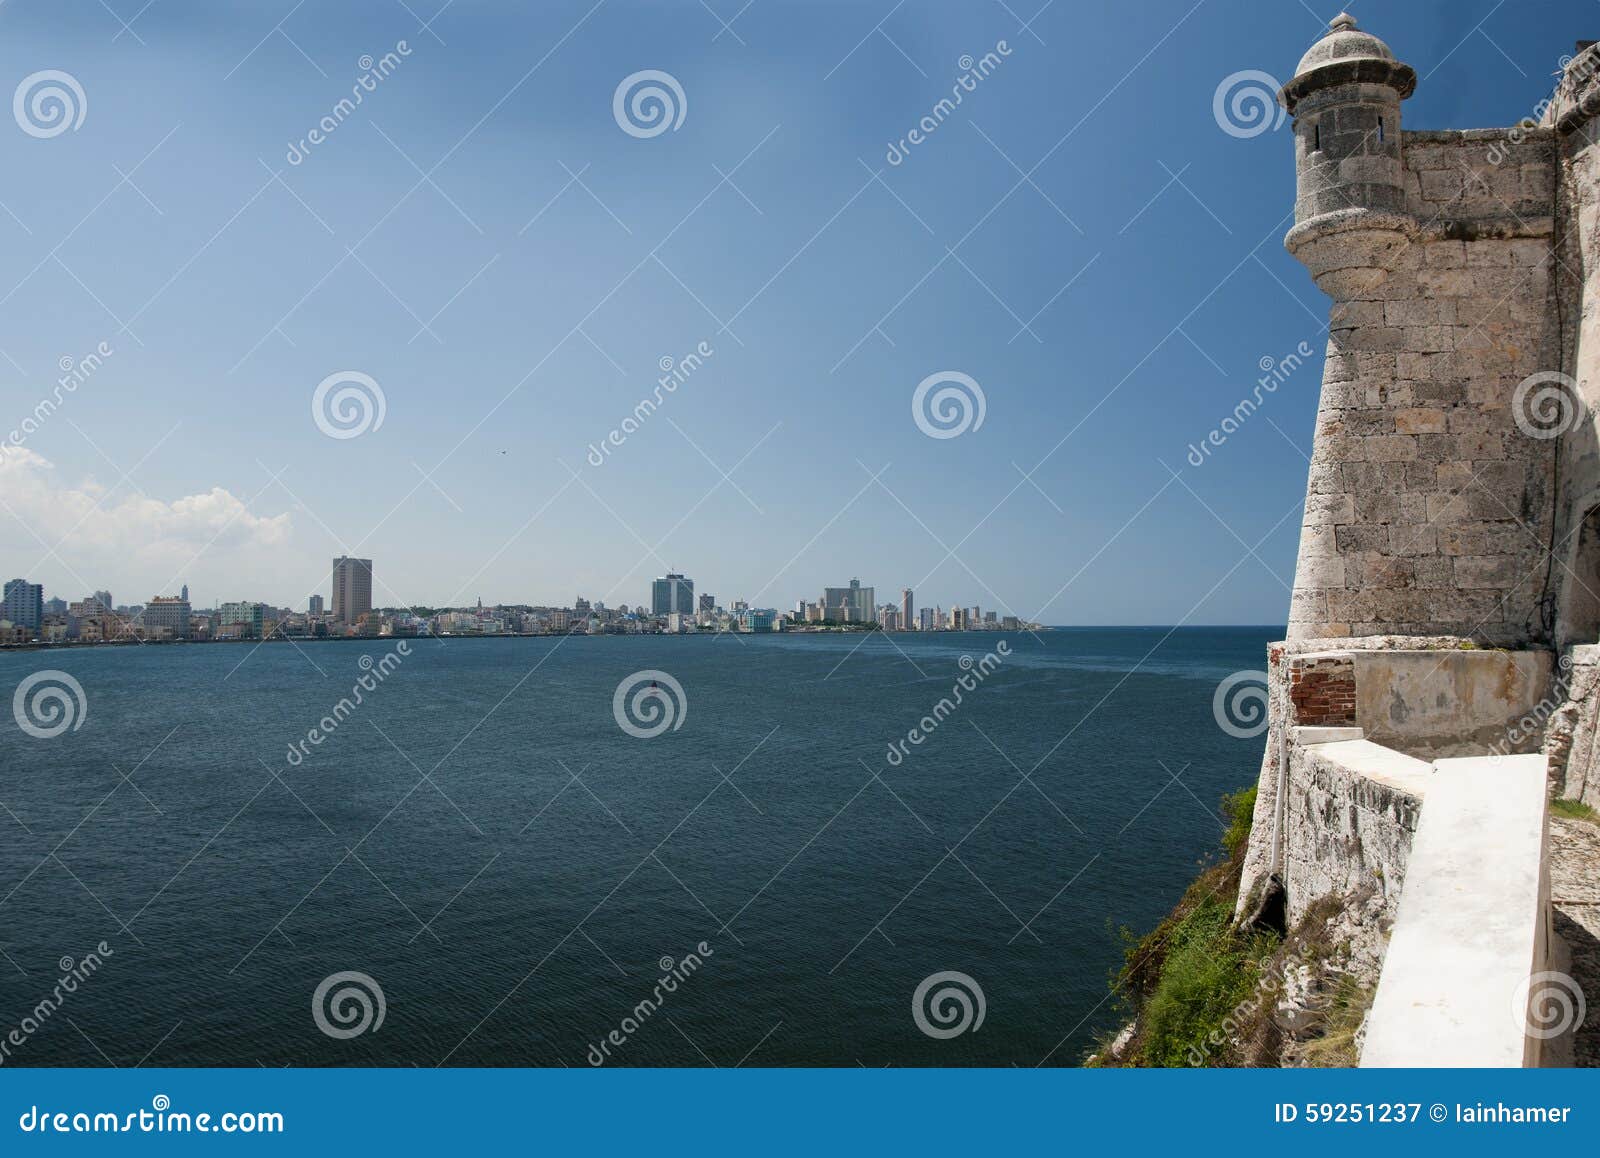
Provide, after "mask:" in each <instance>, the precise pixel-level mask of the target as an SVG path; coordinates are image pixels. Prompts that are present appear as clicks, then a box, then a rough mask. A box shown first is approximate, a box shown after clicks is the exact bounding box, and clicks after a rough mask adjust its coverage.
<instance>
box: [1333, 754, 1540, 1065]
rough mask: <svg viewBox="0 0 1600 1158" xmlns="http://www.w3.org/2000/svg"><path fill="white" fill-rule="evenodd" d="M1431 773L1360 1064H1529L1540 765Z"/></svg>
mask: <svg viewBox="0 0 1600 1158" xmlns="http://www.w3.org/2000/svg"><path fill="white" fill-rule="evenodd" d="M1341 746H1342V745H1330V746H1329V747H1327V748H1323V749H1321V750H1320V751H1321V753H1322V754H1326V753H1327V752H1328V751H1329V750H1330V749H1331V748H1334V747H1341ZM1434 766H1435V768H1436V769H1437V772H1436V774H1435V775H1434V776H1433V778H1432V781H1431V783H1430V785H1429V791H1428V795H1427V802H1426V804H1425V805H1424V806H1423V809H1422V816H1421V820H1420V821H1419V823H1418V825H1417V834H1416V839H1415V840H1414V841H1413V843H1412V847H1411V859H1410V864H1409V866H1408V867H1407V869H1406V877H1405V884H1404V886H1403V888H1402V890H1401V894H1400V907H1399V912H1398V915H1397V916H1396V919H1395V926H1394V933H1393V936H1392V937H1391V938H1390V941H1389V951H1388V954H1387V956H1386V957H1385V958H1384V963H1383V973H1382V976H1381V978H1380V979H1379V982H1378V992H1377V995H1376V997H1375V998H1374V1000H1373V1005H1372V1012H1371V1014H1370V1016H1369V1018H1368V1021H1367V1034H1366V1044H1365V1046H1364V1047H1363V1049H1362V1053H1361V1064H1362V1065H1363V1066H1430V1067H1432V1066H1452V1067H1460V1066H1475V1067H1476V1066H1530V1065H1538V1064H1539V1060H1540V1056H1541V1053H1542V1047H1543V1045H1544V1043H1543V1041H1541V1040H1539V1039H1538V1038H1536V1037H1534V1036H1532V1035H1530V1034H1529V1032H1528V1025H1529V1022H1528V1017H1527V1013H1528V1011H1527V999H1528V980H1529V977H1530V976H1531V975H1532V974H1533V973H1535V972H1538V971H1539V970H1541V969H1544V968H1545V967H1546V964H1545V963H1546V957H1547V955H1548V951H1549V946H1548V940H1547V937H1548V931H1547V921H1548V908H1549V904H1548V900H1549V887H1548V877H1547V874H1546V872H1545V855H1544V851H1545V825H1546V816H1545V810H1546V789H1545V760H1544V757H1543V756H1538V755H1534V756H1499V757H1492V756H1474V757H1466V758H1461V759H1449V760H1439V761H1436V762H1435V765H1434ZM1519 1001H1520V1008H1519V1007H1518V1002H1519Z"/></svg>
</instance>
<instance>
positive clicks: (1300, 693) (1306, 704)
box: [1289, 655, 1356, 727]
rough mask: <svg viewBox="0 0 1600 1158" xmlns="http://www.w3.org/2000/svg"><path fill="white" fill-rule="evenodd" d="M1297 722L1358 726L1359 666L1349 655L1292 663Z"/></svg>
mask: <svg viewBox="0 0 1600 1158" xmlns="http://www.w3.org/2000/svg"><path fill="white" fill-rule="evenodd" d="M1289 702H1290V703H1291V704H1293V705H1294V722H1295V724H1298V725H1309V726H1314V727H1351V726H1353V725H1354V724H1355V722H1356V665H1355V658H1354V657H1353V656H1350V655H1327V656H1301V657H1297V658H1295V659H1292V660H1290V662H1289Z"/></svg>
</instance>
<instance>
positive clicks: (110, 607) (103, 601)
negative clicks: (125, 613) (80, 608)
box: [94, 591, 117, 611]
mask: <svg viewBox="0 0 1600 1158" xmlns="http://www.w3.org/2000/svg"><path fill="white" fill-rule="evenodd" d="M94 597H95V598H96V599H98V600H99V601H100V606H102V607H104V608H105V609H106V610H107V611H115V610H116V608H117V605H116V604H115V603H114V602H112V600H111V592H109V591H96V592H95V593H94Z"/></svg>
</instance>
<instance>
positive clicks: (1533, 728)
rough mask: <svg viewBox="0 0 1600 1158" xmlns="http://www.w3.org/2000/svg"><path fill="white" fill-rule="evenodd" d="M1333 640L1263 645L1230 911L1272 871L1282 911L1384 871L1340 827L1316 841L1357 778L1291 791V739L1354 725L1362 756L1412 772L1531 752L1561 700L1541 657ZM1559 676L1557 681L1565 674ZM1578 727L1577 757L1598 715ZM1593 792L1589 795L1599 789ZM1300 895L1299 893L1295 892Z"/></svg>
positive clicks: (1375, 827) (1349, 798) (1377, 822)
mask: <svg viewBox="0 0 1600 1158" xmlns="http://www.w3.org/2000/svg"><path fill="white" fill-rule="evenodd" d="M1341 642H1342V644H1343V645H1344V646H1342V647H1341V648H1340V649H1339V650H1337V651H1331V650H1327V649H1326V641H1320V640H1296V641H1287V642H1284V643H1275V644H1273V645H1271V647H1269V648H1268V652H1267V704H1268V713H1269V715H1268V729H1267V746H1266V752H1265V753H1264V756H1263V759H1262V762H1261V775H1260V779H1259V781H1258V787H1257V792H1256V808H1255V814H1254V820H1253V825H1252V829H1251V834H1250V846H1249V848H1248V849H1247V850H1246V854H1245V862H1244V867H1243V871H1242V875H1241V881H1242V883H1241V886H1240V890H1239V892H1240V902H1239V912H1240V913H1241V914H1242V913H1245V912H1247V911H1250V909H1251V907H1252V905H1253V904H1254V901H1255V900H1256V898H1257V897H1258V896H1259V888H1260V885H1261V883H1262V882H1263V881H1264V880H1265V879H1266V878H1267V876H1268V875H1269V874H1271V873H1273V872H1278V873H1279V874H1280V875H1281V876H1283V878H1284V883H1285V886H1286V887H1287V888H1288V892H1289V901H1290V906H1291V908H1292V909H1293V910H1294V911H1303V909H1304V908H1305V907H1307V906H1309V905H1310V904H1311V903H1312V902H1314V901H1315V900H1316V899H1317V897H1319V896H1321V895H1323V891H1324V890H1325V889H1326V888H1327V887H1328V885H1327V882H1328V881H1329V880H1333V879H1340V880H1345V879H1349V880H1357V879H1360V878H1362V877H1363V873H1365V872H1366V871H1367V870H1369V869H1371V868H1372V867H1373V864H1376V863H1384V864H1391V865H1392V864H1394V863H1395V860H1394V857H1393V855H1391V854H1388V853H1386V854H1385V856H1386V858H1387V859H1385V860H1382V861H1381V862H1372V863H1367V862H1364V861H1362V859H1361V858H1360V857H1359V856H1357V857H1354V858H1353V857H1352V855H1351V852H1350V850H1349V848H1348V847H1347V845H1346V844H1345V843H1342V842H1343V841H1345V840H1346V839H1347V838H1349V837H1350V836H1351V835H1352V834H1353V833H1355V832H1356V831H1358V830H1357V828H1355V827H1353V826H1352V824H1350V823H1346V822H1344V821H1342V820H1340V821H1339V826H1336V827H1334V828H1332V829H1330V830H1329V832H1328V834H1327V839H1326V840H1322V839H1319V838H1318V836H1317V834H1316V830H1317V826H1318V824H1319V823H1320V821H1319V818H1321V817H1330V818H1333V819H1334V820H1338V814H1337V810H1338V809H1340V808H1345V807H1355V808H1357V809H1358V810H1359V809H1361V808H1363V807H1366V805H1365V804H1363V802H1362V801H1363V798H1361V797H1359V793H1358V792H1357V788H1358V787H1359V784H1358V780H1357V779H1352V778H1351V776H1346V777H1344V778H1343V779H1338V778H1334V777H1331V776H1329V775H1323V776H1322V779H1321V780H1320V781H1318V784H1319V785H1320V787H1318V788H1317V789H1316V791H1317V792H1318V793H1320V795H1319V796H1317V797H1316V799H1315V800H1310V798H1309V797H1308V796H1307V792H1308V791H1309V789H1308V788H1307V787H1306V785H1305V784H1303V783H1299V782H1298V781H1299V780H1303V779H1304V775H1303V768H1302V767H1301V766H1300V765H1297V763H1296V761H1297V760H1299V759H1301V757H1300V756H1298V755H1297V753H1296V748H1295V745H1296V742H1297V740H1296V737H1297V736H1299V737H1302V739H1301V740H1300V741H1299V742H1300V743H1305V742H1307V741H1305V740H1304V739H1303V737H1304V736H1305V735H1306V734H1307V732H1306V729H1307V728H1318V727H1320V728H1349V727H1351V726H1354V727H1356V728H1359V729H1360V730H1361V734H1362V736H1363V739H1364V740H1366V741H1368V742H1369V744H1368V749H1375V750H1377V751H1389V752H1390V754H1391V755H1393V756H1395V757H1397V758H1400V759H1402V760H1403V759H1405V758H1407V757H1409V758H1413V764H1414V763H1415V761H1417V760H1420V761H1432V760H1435V759H1438V758H1440V757H1453V756H1462V755H1480V754H1491V753H1494V754H1501V755H1510V754H1514V753H1525V752H1535V751H1538V750H1539V748H1540V745H1541V744H1543V743H1544V742H1545V720H1546V719H1547V718H1548V717H1549V716H1550V715H1552V714H1553V713H1555V711H1556V709H1557V707H1559V706H1560V705H1561V704H1562V702H1563V700H1564V699H1565V695H1566V692H1565V688H1566V684H1567V677H1566V676H1565V674H1562V675H1561V676H1559V677H1557V676H1556V675H1555V674H1554V673H1553V667H1554V665H1553V664H1552V662H1551V659H1552V657H1551V655H1550V653H1549V652H1545V651H1519V652H1504V651H1489V650H1482V649H1471V648H1464V647H1463V646H1462V645H1463V644H1464V643H1465V642H1466V641H1464V640H1461V639H1459V638H1447V637H1446V638H1440V637H1428V638H1414V637H1396V636H1375V637H1371V638H1364V639H1351V640H1344V641H1341ZM1589 652H1590V653H1591V654H1592V657H1593V658H1592V659H1590V660H1589V661H1588V662H1589V663H1591V664H1592V665H1594V668H1593V670H1594V674H1595V681H1594V682H1596V683H1600V647H1595V648H1592V649H1589ZM1560 671H1561V672H1562V673H1565V672H1566V671H1567V668H1566V666H1565V665H1563V666H1562V667H1561V669H1560ZM1585 686H1590V685H1585ZM1584 719H1585V721H1586V722H1585V724H1584V725H1583V726H1584V727H1585V728H1586V729H1587V730H1586V731H1582V732H1581V736H1580V740H1579V742H1578V748H1579V749H1580V751H1585V752H1586V751H1588V748H1585V747H1584V745H1585V744H1587V745H1589V747H1597V746H1600V742H1597V741H1596V740H1595V738H1594V737H1595V732H1596V730H1597V729H1600V709H1597V708H1596V707H1595V706H1594V705H1592V704H1591V705H1590V706H1589V714H1588V715H1587V716H1586V717H1584ZM1329 750H1331V748H1330V749H1329ZM1348 751H1356V749H1348ZM1368 754H1369V755H1370V751H1369V752H1368ZM1579 763H1580V764H1581V763H1582V760H1580V761H1579ZM1397 767H1412V765H1397ZM1352 775H1353V773H1352ZM1286 782H1287V783H1289V784H1290V785H1291V787H1290V788H1289V790H1288V791H1286V792H1284V793H1283V796H1282V799H1281V801H1280V794H1279V789H1280V785H1282V784H1284V783H1286ZM1362 791H1365V789H1362ZM1595 792H1596V793H1597V795H1600V784H1597V785H1595ZM1308 801H1309V802H1308ZM1380 811H1381V810H1380ZM1390 812H1391V813H1392V812H1393V810H1392V809H1391V810H1390ZM1341 826H1342V827H1341ZM1401 829H1404V823H1403V822H1402V823H1400V828H1399V829H1395V828H1393V825H1392V824H1390V822H1389V821H1385V820H1382V819H1379V818H1369V820H1367V821H1364V822H1363V824H1362V826H1361V827H1360V829H1359V831H1361V832H1363V833H1365V834H1366V835H1367V836H1368V837H1369V838H1370V839H1371V840H1372V841H1375V842H1376V845H1377V847H1380V848H1382V847H1387V846H1388V845H1389V844H1391V843H1392V842H1393V841H1396V840H1402V839H1407V838H1406V837H1404V833H1403V832H1402V831H1401ZM1291 850H1295V851H1293V852H1292V853H1291ZM1291 856H1293V857H1298V858H1299V859H1300V861H1301V868H1300V869H1299V870H1298V874H1297V875H1298V878H1299V881H1300V884H1299V885H1298V886H1297V885H1295V884H1294V883H1293V882H1292V881H1291V880H1290V878H1289V874H1288V871H1287V863H1286V862H1288V861H1289V860H1290V859H1291ZM1320 857H1326V858H1328V863H1327V864H1326V865H1324V866H1323V867H1322V868H1321V869H1318V870H1316V871H1314V872H1313V871H1312V870H1311V869H1310V868H1309V867H1307V866H1309V864H1310V863H1311V862H1312V861H1313V860H1315V859H1317V858H1320ZM1308 887H1309V888H1310V889H1311V890H1312V891H1311V893H1310V894H1309V895H1308V894H1306V893H1305V892H1304V891H1303V890H1304V889H1305V888H1308Z"/></svg>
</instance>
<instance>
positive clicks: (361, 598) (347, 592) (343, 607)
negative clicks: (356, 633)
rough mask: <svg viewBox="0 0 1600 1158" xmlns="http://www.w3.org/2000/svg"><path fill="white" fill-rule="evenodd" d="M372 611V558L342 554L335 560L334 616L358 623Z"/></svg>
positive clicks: (342, 620)
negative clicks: (354, 557) (357, 557)
mask: <svg viewBox="0 0 1600 1158" xmlns="http://www.w3.org/2000/svg"><path fill="white" fill-rule="evenodd" d="M371 611H372V560H371V559H352V558H350V557H349V556H348V555H340V556H339V557H338V558H337V559H335V560H334V561H333V617H334V619H336V620H338V621H339V622H340V623H356V622H358V621H359V620H360V619H361V617H362V616H363V615H367V614H370V613H371Z"/></svg>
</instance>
